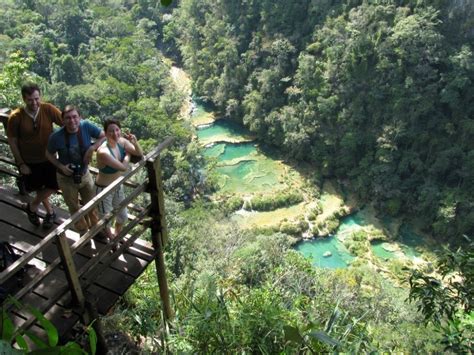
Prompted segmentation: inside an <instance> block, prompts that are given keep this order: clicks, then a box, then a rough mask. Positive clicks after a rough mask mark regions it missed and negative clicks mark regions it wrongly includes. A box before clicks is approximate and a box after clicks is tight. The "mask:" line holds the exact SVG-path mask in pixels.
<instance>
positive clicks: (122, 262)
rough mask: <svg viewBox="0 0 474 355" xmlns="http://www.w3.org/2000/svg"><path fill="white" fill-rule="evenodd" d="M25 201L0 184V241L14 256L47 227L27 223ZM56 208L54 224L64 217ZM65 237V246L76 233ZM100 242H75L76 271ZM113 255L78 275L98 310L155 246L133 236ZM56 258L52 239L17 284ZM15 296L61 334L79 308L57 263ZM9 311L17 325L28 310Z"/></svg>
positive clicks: (116, 295) (104, 311) (137, 272)
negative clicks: (77, 247)
mask: <svg viewBox="0 0 474 355" xmlns="http://www.w3.org/2000/svg"><path fill="white" fill-rule="evenodd" d="M28 200H29V197H27V196H21V195H19V194H18V193H17V192H16V190H14V189H12V188H7V187H2V186H0V240H2V241H8V242H9V243H11V244H12V245H13V247H14V248H15V250H16V252H17V253H18V254H20V255H21V254H23V253H27V252H28V251H30V250H31V249H32V248H33V247H34V246H35V245H37V244H38V243H39V242H41V241H42V239H43V238H44V237H45V236H46V235H47V234H48V233H49V232H51V230H44V229H42V227H41V226H40V227H35V226H33V225H32V224H30V223H29V221H28V219H27V215H26V213H25V212H24V211H23V210H22V204H23V203H24V202H26V201H28ZM56 213H57V215H58V218H57V220H56V225H59V224H61V223H62V222H63V221H64V220H65V219H67V218H68V217H69V214H68V213H67V212H66V211H64V210H61V209H59V208H56ZM39 214H40V217H43V216H44V214H45V211H44V210H42V209H41V208H40V212H39ZM66 237H67V241H68V243H69V245H72V244H73V243H74V242H76V241H77V240H78V239H79V235H78V234H77V233H75V232H74V231H71V230H68V231H66ZM127 237H128V236H127ZM127 237H126V238H125V239H124V241H126V240H127ZM105 246H106V245H105V244H104V243H103V242H100V241H96V240H93V241H91V242H90V243H88V244H86V245H85V246H83V247H81V249H80V250H78V252H77V253H76V254H75V255H74V262H75V266H76V269H77V270H79V269H80V268H81V267H82V266H84V265H85V264H86V263H87V262H88V261H89V260H90V259H91V258H93V257H94V256H95V255H97V254H99V253H100V252H101V250H102V249H103V248H105ZM116 254H117V255H115V254H114V257H113V260H112V262H111V263H110V265H105V264H103V263H99V264H98V265H97V266H96V267H94V268H93V269H92V270H90V272H89V273H86V274H84V275H82V277H81V282H82V283H83V285H82V287H83V290H84V292H85V293H86V294H89V295H92V296H94V297H95V298H96V300H97V309H98V311H99V314H101V315H105V314H107V312H109V311H110V309H111V308H112V307H113V305H114V304H115V303H116V302H117V301H118V299H119V298H120V297H121V296H122V295H123V294H124V293H125V292H126V290H127V289H128V288H129V287H130V286H131V285H132V283H133V282H134V281H135V279H136V278H137V277H138V276H139V275H140V274H141V273H142V272H143V271H144V269H145V268H146V267H147V265H148V264H149V263H150V262H151V261H153V260H154V258H155V251H154V249H153V247H152V246H151V244H150V243H148V242H145V241H143V240H141V239H136V240H135V241H134V242H133V244H132V245H131V246H130V247H128V248H127V249H125V250H124V252H123V253H122V254H120V255H118V253H116ZM58 257H59V254H58V251H57V246H56V243H52V244H51V245H49V246H48V247H47V248H46V249H45V250H44V251H43V252H42V253H40V254H39V255H38V257H37V258H35V259H33V260H32V261H30V262H29V264H28V267H27V273H26V276H25V280H24V282H23V284H27V283H28V282H29V281H30V280H32V279H33V278H34V277H35V276H36V275H38V274H39V273H40V272H41V271H43V270H45V269H46V268H47V267H48V266H49V265H51V263H53V262H54V261H55V260H56V259H57V258H58ZM91 275H93V276H91ZM20 301H21V302H22V303H24V304H30V305H31V306H33V307H35V308H38V309H40V310H42V311H43V313H45V314H46V317H47V318H48V319H50V320H51V321H52V322H53V323H54V324H55V325H56V327H57V328H58V331H59V333H60V336H61V337H62V338H64V337H65V336H66V335H67V333H68V332H69V331H70V330H71V328H72V327H73V326H74V325H75V324H76V323H77V321H78V320H79V319H80V312H78V310H75V309H74V307H72V305H71V294H70V291H69V289H68V283H67V280H66V277H65V273H64V271H63V270H61V269H60V268H56V269H54V270H53V271H52V272H51V273H50V274H49V275H47V276H46V277H44V278H43V279H42V280H41V281H40V282H39V283H38V284H37V285H36V286H35V287H34V289H33V290H32V292H30V293H27V294H26V295H24V296H23V297H21V298H20ZM51 303H52V306H49V305H48V304H51ZM11 316H12V318H13V321H14V323H15V324H16V325H18V326H20V325H22V324H23V323H24V322H25V320H26V319H27V317H28V314H27V313H25V312H23V311H20V312H13V313H12V314H11ZM30 330H31V331H33V332H35V333H38V334H39V335H40V336H41V329H40V328H39V327H38V326H37V325H33V326H31V327H30ZM43 336H44V334H43Z"/></svg>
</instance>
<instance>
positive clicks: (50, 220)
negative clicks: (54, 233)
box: [43, 211, 56, 229]
mask: <svg viewBox="0 0 474 355" xmlns="http://www.w3.org/2000/svg"><path fill="white" fill-rule="evenodd" d="M55 219H56V213H54V211H53V213H48V214H46V216H45V217H44V219H43V229H50V228H51V227H52V226H53V225H54V220H55Z"/></svg>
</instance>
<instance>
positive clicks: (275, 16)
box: [167, 0, 474, 238]
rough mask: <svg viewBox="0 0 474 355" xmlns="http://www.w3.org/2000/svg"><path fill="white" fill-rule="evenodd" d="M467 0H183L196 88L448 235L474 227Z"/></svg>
mask: <svg viewBox="0 0 474 355" xmlns="http://www.w3.org/2000/svg"><path fill="white" fill-rule="evenodd" d="M473 14H474V5H473V3H472V2H469V1H448V0H446V1H443V0H439V1H422V0H420V1H414V0H413V1H412V0H406V1H381V0H380V1H377V0H373V1H370V0H366V1H362V0H361V1H357V0H352V1H331V0H322V1H294V2H293V1H283V0H277V1H256V0H255V1H252V0H249V1H212V0H209V1H198V0H196V1H192V0H189V1H182V2H180V9H179V11H176V18H175V20H174V21H173V22H172V23H171V24H169V25H167V28H170V31H171V33H173V36H172V37H173V38H175V37H176V38H178V43H179V49H180V52H181V53H182V57H183V63H184V66H185V68H186V70H187V71H188V72H189V73H190V74H191V76H192V78H193V84H194V92H195V94H197V95H199V96H201V97H203V98H205V99H206V100H208V101H209V102H210V103H212V104H213V105H215V107H216V109H218V110H219V111H220V112H221V113H222V115H225V116H227V117H229V118H232V119H235V120H239V121H241V122H243V123H244V124H245V125H247V126H248V127H250V129H251V130H252V131H254V132H255V133H257V134H258V136H259V137H261V139H263V140H264V141H265V142H267V143H270V144H273V145H275V146H277V147H279V148H281V149H282V150H284V151H286V152H287V154H288V155H289V156H291V157H295V158H297V159H299V160H301V161H310V162H311V163H312V164H314V166H315V167H317V171H318V173H317V174H318V175H319V176H318V178H320V179H321V178H328V177H337V178H338V179H340V180H341V181H346V182H347V184H348V185H349V186H350V188H351V189H352V190H353V191H357V193H358V195H359V198H360V199H361V200H362V201H371V202H375V203H376V204H377V207H378V208H379V209H380V210H381V211H383V212H385V213H387V214H389V215H392V216H400V215H402V216H407V215H411V216H417V217H418V219H419V221H418V222H420V223H422V225H423V227H424V229H425V230H426V231H428V232H429V233H432V234H434V235H435V236H436V237H437V238H459V237H460V236H461V235H462V234H469V235H473V232H474V209H473V203H474V112H473V108H472V101H473V99H474V89H473V80H474V58H473V44H474V21H473V18H474V16H473Z"/></svg>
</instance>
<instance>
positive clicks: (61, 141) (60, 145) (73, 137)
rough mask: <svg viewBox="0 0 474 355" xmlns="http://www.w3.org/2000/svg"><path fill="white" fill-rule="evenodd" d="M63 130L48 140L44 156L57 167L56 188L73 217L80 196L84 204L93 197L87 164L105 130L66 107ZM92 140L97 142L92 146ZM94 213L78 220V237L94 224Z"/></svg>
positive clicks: (77, 207) (70, 107) (102, 138)
mask: <svg viewBox="0 0 474 355" xmlns="http://www.w3.org/2000/svg"><path fill="white" fill-rule="evenodd" d="M62 116H63V121H64V127H63V128H61V129H59V130H57V131H55V132H54V133H53V134H52V135H51V136H50V137H49V142H48V148H47V150H46V157H47V158H48V160H49V161H50V162H51V163H52V164H53V165H54V166H55V167H56V169H57V174H56V178H57V180H58V184H59V187H60V188H61V190H62V192H63V198H64V202H65V203H66V205H67V206H68V209H69V213H71V215H73V214H74V213H75V212H77V211H78V210H79V209H80V207H81V206H80V204H79V195H80V196H81V200H82V203H83V204H86V203H87V202H89V201H90V200H92V199H93V198H94V197H95V192H94V181H93V178H92V175H91V173H90V172H89V161H90V159H91V157H92V154H93V153H94V151H95V150H96V149H97V148H98V147H99V146H100V144H101V143H102V142H103V141H104V139H105V138H104V137H105V134H104V131H102V130H101V129H100V128H98V127H97V126H95V125H94V124H92V123H91V122H89V121H87V120H82V117H81V114H80V112H79V110H78V109H77V108H76V107H75V106H73V105H67V106H66V107H65V108H64V110H63V112H62ZM91 138H96V139H97V141H96V142H95V143H94V144H92V143H91ZM97 221H98V217H97V211H96V209H93V210H92V211H91V212H89V214H88V215H87V218H81V219H80V220H79V221H77V222H76V224H75V226H74V227H75V229H76V231H77V232H79V233H80V234H83V233H85V232H87V230H88V229H89V228H90V227H92V226H94V225H96V224H97Z"/></svg>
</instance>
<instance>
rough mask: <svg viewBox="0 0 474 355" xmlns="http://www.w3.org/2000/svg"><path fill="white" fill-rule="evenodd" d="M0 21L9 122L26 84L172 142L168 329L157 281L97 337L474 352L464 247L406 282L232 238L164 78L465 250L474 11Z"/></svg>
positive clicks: (49, 10) (140, 287) (472, 193)
mask: <svg viewBox="0 0 474 355" xmlns="http://www.w3.org/2000/svg"><path fill="white" fill-rule="evenodd" d="M0 13H1V14H2V16H1V18H2V21H1V22H0V48H1V51H0V68H1V72H0V100H1V101H0V106H2V107H15V106H16V105H20V104H21V98H20V94H19V86H20V83H21V82H22V81H24V80H27V79H28V80H35V81H37V82H39V83H40V84H41V86H42V88H43V93H44V98H45V99H46V100H47V101H50V102H52V103H54V104H56V105H57V106H59V107H62V106H64V105H65V104H66V103H73V104H75V105H78V106H79V108H80V109H81V112H82V114H83V116H84V117H86V118H88V119H90V120H93V121H95V122H97V123H98V122H100V120H101V119H103V118H105V117H106V116H109V115H112V116H115V117H117V118H119V119H121V120H122V122H123V124H124V126H125V127H126V128H127V129H130V130H131V131H132V132H134V133H135V134H137V136H138V137H139V138H140V141H141V142H142V143H143V146H144V147H146V148H147V149H149V148H150V147H151V146H153V145H155V144H156V143H158V142H160V141H162V140H163V138H164V137H166V136H174V137H176V143H175V145H174V147H173V149H171V150H170V151H169V152H167V153H166V154H165V156H164V157H163V162H162V165H163V168H164V179H165V188H166V194H167V200H166V214H167V222H168V227H169V231H170V244H169V245H168V246H167V250H166V264H167V267H168V274H169V275H168V276H169V284H170V288H171V293H172V303H173V309H174V310H175V317H174V319H173V320H172V322H171V324H169V325H168V326H164V325H163V319H162V315H161V304H160V300H159V292H158V290H157V287H158V286H157V283H156V280H155V278H154V270H153V269H152V268H150V270H148V271H147V272H146V273H145V274H144V275H143V276H142V277H141V278H140V279H139V280H138V282H137V285H136V286H134V287H132V289H131V290H130V291H129V292H128V293H127V295H126V296H125V297H124V298H123V299H122V301H121V303H120V304H119V306H118V307H117V308H116V309H115V311H114V312H113V313H112V314H111V315H109V316H108V317H106V318H105V319H104V323H105V327H106V329H107V330H108V331H112V332H116V331H118V330H121V331H123V332H125V333H127V334H128V335H130V337H131V338H132V339H134V340H135V341H136V342H137V343H138V344H139V345H140V347H141V350H142V351H143V352H144V353H147V352H157V351H158V352H163V351H168V352H171V353H216V352H217V353H244V352H245V353H249V352H251V353H315V352H336V351H344V352H359V351H360V352H373V351H381V352H382V351H396V352H402V351H403V352H418V351H422V352H431V351H443V350H447V351H453V352H467V351H468V350H467V349H469V347H470V346H472V334H473V328H474V324H473V320H472V319H473V317H472V290H473V287H474V286H473V284H472V280H474V277H473V276H474V275H473V274H472V270H474V268H473V267H472V266H473V265H472V263H473V261H472V244H469V243H467V242H466V243H465V244H464V245H463V248H462V249H458V250H454V251H444V252H443V253H444V254H445V255H446V258H444V259H443V258H442V259H441V260H440V262H439V267H440V270H441V271H440V272H439V273H438V274H433V273H432V271H433V270H425V269H422V270H417V271H416V272H415V273H414V274H413V275H412V278H411V279H410V282H408V275H409V273H410V272H411V270H408V271H407V270H402V267H401V266H399V265H398V266H397V267H398V269H397V272H399V277H398V278H397V279H395V280H394V279H387V278H385V277H383V276H382V275H381V274H380V273H379V272H377V270H375V269H373V268H370V267H368V266H367V265H364V264H354V265H353V266H351V267H349V268H347V269H337V270H328V269H319V268H314V267H313V266H312V265H311V263H310V262H309V261H307V260H304V258H303V257H302V256H301V255H300V254H298V253H297V252H295V251H294V250H292V249H291V246H290V241H289V238H288V236H287V235H286V234H284V233H280V232H278V233H272V234H269V233H263V234H262V233H261V231H258V230H241V229H239V228H237V227H236V226H235V225H234V224H232V223H230V222H228V219H227V217H228V214H229V210H228V209H227V207H228V206H226V204H215V203H213V202H212V199H210V198H209V194H210V193H211V192H212V191H214V190H215V189H216V185H215V183H214V180H213V172H212V171H209V170H210V169H211V170H212V166H209V165H207V164H206V159H205V158H204V156H203V154H202V152H201V148H200V147H199V146H198V144H197V143H196V142H195V141H193V140H192V135H193V128H192V127H191V125H190V124H189V123H188V122H187V121H186V120H183V119H181V118H180V117H179V110H180V109H181V107H182V104H183V102H184V101H185V100H187V98H186V97H185V94H184V93H182V92H180V91H179V90H177V89H176V86H175V84H174V83H173V80H172V78H171V76H170V69H171V66H172V64H173V62H174V63H175V64H176V65H179V66H182V67H183V68H184V69H185V70H186V71H187V73H188V74H189V75H190V77H191V79H192V86H193V93H194V95H196V96H198V97H200V98H201V99H202V100H204V101H206V102H208V103H209V104H210V105H212V106H213V107H214V108H215V109H216V110H217V111H218V112H219V114H220V115H221V116H222V117H225V118H228V119H232V120H236V121H239V122H242V123H243V124H244V125H246V126H247V127H249V128H250V129H251V131H252V132H254V133H255V134H256V135H257V136H258V138H259V139H260V140H261V141H262V142H265V143H267V144H271V145H274V146H276V147H278V149H279V150H281V151H282V152H284V153H285V154H287V155H288V156H289V157H292V159H295V160H297V161H300V162H305V163H307V164H310V165H311V166H314V177H313V181H315V182H316V183H318V184H319V183H322V181H323V180H324V179H335V180H337V181H339V182H340V183H341V184H342V185H343V186H345V187H346V188H347V189H349V190H351V191H353V192H357V195H358V198H359V199H360V200H361V201H365V202H371V203H374V204H375V205H376V206H377V208H378V209H379V210H380V211H381V212H382V213H385V214H388V215H391V216H396V217H399V218H408V217H409V216H417V219H418V221H417V222H418V223H420V224H421V225H422V226H423V227H424V229H425V231H427V232H429V233H431V234H432V235H434V236H435V238H438V239H443V240H451V241H456V242H458V244H460V243H461V238H462V235H463V234H465V235H468V236H473V235H474V209H473V206H474V115H473V114H474V112H473V110H474V109H473V108H472V107H471V106H472V105H471V103H472V100H473V99H474V88H473V85H472V84H473V80H474V57H473V46H474V6H473V5H472V4H471V2H470V1H467V0H466V1H448V0H434V1H428V0H426V1H424V0H339V1H338V0H319V1H315V0H313V1H310V0H301V1H288V0H286V1H283V0H239V1H225V0H224V1H222V0H221V1H219V0H181V1H173V3H172V5H171V6H169V7H163V6H162V5H161V4H160V2H159V1H151V0H137V1H132V0H48V1H46V0H39V1H31V0H0ZM202 175H205V176H207V178H206V179H202ZM196 191H198V192H199V194H197V193H196ZM199 196H201V197H199ZM295 198H296V199H299V197H298V196H297V197H295ZM239 204H240V202H239ZM262 204H263V202H262ZM262 209H263V210H264V209H265V208H264V207H262ZM434 266H435V265H431V269H433V267H434ZM452 271H455V272H456V275H457V276H458V278H454V279H453V278H450V276H452ZM427 274H430V275H429V276H427ZM445 276H446V277H447V279H444V280H443V277H445ZM440 280H442V282H440ZM459 280H461V282H458V281H459ZM409 283H410V286H411V290H410V288H409V287H408V286H409ZM124 351H125V350H124Z"/></svg>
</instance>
